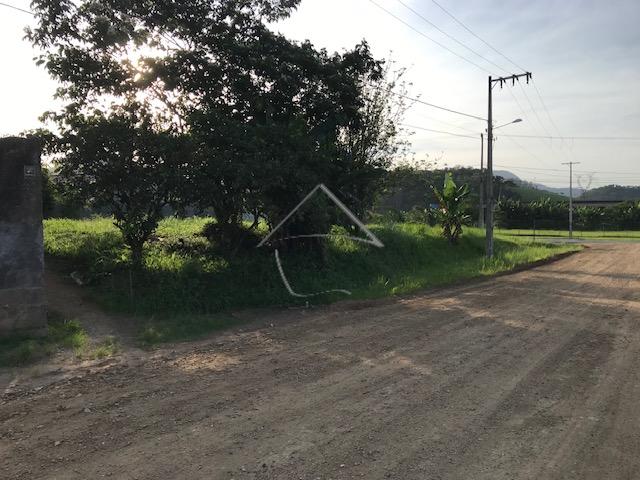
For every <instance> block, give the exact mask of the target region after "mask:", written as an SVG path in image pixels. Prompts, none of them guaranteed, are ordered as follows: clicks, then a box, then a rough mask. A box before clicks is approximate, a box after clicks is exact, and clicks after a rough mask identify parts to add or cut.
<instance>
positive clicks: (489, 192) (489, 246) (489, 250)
mask: <svg viewBox="0 0 640 480" xmlns="http://www.w3.org/2000/svg"><path fill="white" fill-rule="evenodd" d="M521 77H526V79H527V83H529V80H530V79H531V72H525V73H521V74H520V75H511V76H508V77H499V78H492V77H491V76H489V113H488V115H487V124H488V127H487V175H486V179H487V180H486V182H485V183H486V188H485V190H486V197H487V201H486V202H485V203H486V205H487V213H486V218H485V223H486V255H487V257H488V258H491V257H493V209H494V206H493V96H492V94H493V86H494V85H495V84H496V83H499V84H500V88H502V87H503V86H504V84H505V83H507V82H508V81H509V80H511V85H515V84H516V81H519V80H520V78H521Z"/></svg>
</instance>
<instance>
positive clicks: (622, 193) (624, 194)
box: [579, 185, 640, 201]
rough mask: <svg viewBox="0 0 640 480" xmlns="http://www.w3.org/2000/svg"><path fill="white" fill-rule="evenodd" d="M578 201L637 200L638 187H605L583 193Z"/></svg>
mask: <svg viewBox="0 0 640 480" xmlns="http://www.w3.org/2000/svg"><path fill="white" fill-rule="evenodd" d="M579 199H580V200H639V201H640V187H623V186H621V185H607V186H606V187H598V188H594V189H592V190H589V191H587V192H584V193H583V194H582V195H580V197H579Z"/></svg>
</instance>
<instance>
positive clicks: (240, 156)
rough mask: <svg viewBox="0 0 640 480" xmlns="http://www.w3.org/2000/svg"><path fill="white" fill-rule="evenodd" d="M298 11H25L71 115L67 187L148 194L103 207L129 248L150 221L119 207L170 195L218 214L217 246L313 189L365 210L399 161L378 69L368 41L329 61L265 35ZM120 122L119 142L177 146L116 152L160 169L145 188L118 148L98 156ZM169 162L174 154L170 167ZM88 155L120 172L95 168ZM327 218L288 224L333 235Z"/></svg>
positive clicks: (102, 7)
mask: <svg viewBox="0 0 640 480" xmlns="http://www.w3.org/2000/svg"><path fill="white" fill-rule="evenodd" d="M299 1H300V0H206V1H205V0H184V1H180V2H176V1H172V0H153V1H152V0H141V1H134V0H100V1H95V0H81V1H71V0H56V1H53V0H35V1H34V2H33V4H32V8H33V10H34V11H35V13H36V18H37V20H38V26H37V27H36V28H35V29H33V30H30V31H29V33H28V36H29V38H30V39H31V40H32V42H33V43H34V45H35V46H36V47H38V48H39V49H41V50H42V51H43V52H44V53H43V54H42V55H41V57H40V58H39V62H40V63H42V64H44V65H45V67H46V68H47V70H48V71H49V72H50V74H51V75H52V76H53V77H54V78H56V79H57V80H58V81H59V82H60V84H61V87H60V88H59V90H58V93H57V94H58V96H59V97H60V98H61V99H63V100H64V101H65V103H66V105H65V108H64V109H63V110H62V111H61V112H58V113H57V114H54V115H51V116H50V117H49V118H50V119H52V120H53V121H54V122H55V123H56V124H57V128H58V129H59V130H60V131H61V135H60V146H59V147H58V149H57V153H58V154H59V160H60V165H61V168H60V175H61V177H63V178H64V177H68V178H67V184H69V185H71V186H73V188H76V189H77V190H78V191H79V192H86V195H87V198H88V199H89V200H92V201H94V202H98V199H97V198H95V195H94V192H96V191H97V189H96V185H100V186H101V187H102V188H103V189H104V192H105V193H106V192H109V191H112V192H116V191H119V190H121V187H122V184H121V182H122V181H123V179H124V178H126V179H127V182H128V185H129V187H128V188H135V189H137V191H145V192H148V193H151V192H156V193H157V195H155V196H150V195H146V196H134V195H130V196H127V197H126V198H125V199H123V198H122V197H118V202H120V203H117V202H116V201H115V200H114V199H113V198H111V197H109V196H108V195H104V196H102V197H101V199H100V201H99V203H103V202H104V203H109V202H111V203H112V205H110V207H111V210H112V211H113V212H114V214H115V213H116V211H119V212H121V219H120V220H117V224H118V226H119V228H121V230H122V231H123V233H126V232H129V231H132V230H135V229H136V228H138V232H137V233H136V234H135V235H129V237H130V238H129V239H127V242H128V243H129V246H130V247H132V248H134V247H135V248H138V247H137V244H139V243H140V242H139V241H138V240H136V241H135V243H136V245H133V244H132V243H131V242H134V237H135V238H136V239H139V238H148V237H149V235H150V232H152V231H153V228H155V224H156V223H157V216H156V215H155V214H153V215H150V214H147V213H143V214H141V213H140V212H144V211H145V209H144V208H142V207H143V206H142V205H134V204H130V205H126V208H122V205H121V203H122V202H123V201H128V202H134V201H136V200H137V199H141V200H143V201H144V205H145V206H146V207H147V208H148V209H150V210H152V211H153V212H156V211H159V209H160V207H161V206H162V205H163V204H164V202H167V201H169V200H168V199H170V200H171V201H173V202H174V203H183V204H186V203H189V204H195V205H198V206H199V207H201V208H209V207H211V208H213V210H214V212H215V216H216V217H217V220H218V223H219V225H220V229H219V232H220V234H221V235H225V234H227V235H232V234H233V233H234V232H236V231H237V230H238V229H239V227H240V225H241V221H242V218H243V215H244V214H245V213H247V212H251V213H253V214H254V217H256V218H258V217H262V218H265V219H266V220H267V221H268V222H269V223H275V222H276V221H277V220H278V219H279V218H281V217H282V216H283V215H284V214H286V213H287V211H288V210H289V209H290V208H291V207H292V206H293V205H295V202H296V201H297V200H298V199H300V198H302V196H304V195H305V194H306V193H307V192H308V191H309V190H310V189H311V188H313V187H314V186H315V185H317V184H318V183H320V182H322V183H325V184H327V185H328V186H330V187H331V188H332V189H335V190H337V193H340V192H341V193H342V194H343V196H344V197H346V201H347V203H350V206H351V207H353V208H354V209H356V210H364V209H366V207H367V206H368V205H370V204H371V202H372V199H373V197H374V195H375V192H376V190H377V188H378V187H379V185H380V182H381V179H382V177H383V174H384V169H385V167H387V166H388V165H389V163H390V161H391V159H392V157H393V156H394V155H395V153H396V152H397V149H398V147H397V140H396V135H397V133H398V132H397V130H396V118H395V117H394V116H393V114H392V113H391V111H390V107H389V105H390V104H389V95H388V93H387V92H386V91H385V88H382V87H388V86H389V85H387V83H386V80H385V69H384V64H383V63H382V62H380V61H377V60H376V59H374V58H373V56H372V54H371V52H370V50H369V47H368V45H367V44H366V43H364V42H363V43H362V44H360V45H357V46H356V47H354V48H353V49H352V50H350V51H347V52H345V53H342V54H330V53H328V52H326V51H324V50H318V49H316V48H314V47H313V45H311V43H309V42H303V43H297V42H292V41H290V40H288V39H286V38H285V37H283V36H282V35H280V34H277V33H274V32H273V31H272V30H270V29H269V28H268V23H269V22H273V21H276V20H278V19H281V18H283V17H286V16H287V15H288V14H289V13H290V12H291V10H292V9H293V8H295V7H296V6H297V4H298V3H299ZM125 112H126V115H125ZM125 118H126V123H127V129H125V130H126V134H125V130H123V129H120V130H118V129H116V131H117V132H118V133H117V135H116V137H115V138H122V139H127V138H128V139H129V140H130V141H131V144H132V145H141V142H142V140H140V139H148V138H150V136H153V138H155V140H154V141H156V142H157V144H158V145H162V146H167V145H174V147H170V148H169V150H166V149H165V150H163V152H164V153H163V154H162V155H159V154H158V153H157V152H156V151H155V150H153V149H151V148H138V149H137V150H136V151H135V152H133V151H125V150H123V151H124V152H125V153H123V154H122V155H121V156H124V157H126V156H128V157H131V158H135V165H136V166H140V165H146V166H147V167H146V168H147V171H149V172H151V171H153V172H154V173H153V174H152V175H148V176H146V178H143V177H142V176H131V175H129V170H127V168H125V166H126V165H127V164H126V162H122V161H116V160H115V158H114V157H115V156H117V155H120V154H121V153H122V152H120V151H118V152H116V153H114V152H115V150H113V149H109V148H107V150H108V151H109V155H107V154H105V153H104V152H103V150H104V148H103V147H104V145H108V144H109V143H110V142H112V141H114V140H113V138H111V136H110V134H109V129H110V128H112V127H113V128H116V127H118V126H119V125H120V126H121V124H122V122H123V121H124V119H125ZM142 119H144V120H142ZM89 130H93V131H91V132H89ZM87 135H88V136H90V137H91V138H93V139H94V140H93V143H92V144H91V145H87V144H86V143H85V142H83V141H82V138H81V137H82V136H87ZM132 139H138V141H137V142H133V140H132ZM125 143H126V140H123V145H124V144H125ZM142 143H144V142H142ZM176 145H177V147H175V146H176ZM163 148H164V147H163ZM168 151H171V152H176V151H177V152H180V153H181V154H182V157H180V155H173V156H172V157H171V160H170V161H169V160H168V157H167V152H168ZM176 157H177V158H176ZM92 158H100V159H102V160H104V161H105V162H107V163H110V165H111V168H113V169H116V170H117V172H118V174H117V175H116V174H111V175H107V174H105V173H104V170H98V171H96V170H92V168H89V167H88V165H89V164H90V163H91V162H92V160H91V159H92ZM65 163H66V164H67V166H65ZM77 167H81V168H77ZM83 184H84V186H85V187H91V188H81V187H82V186H83ZM167 188H171V189H173V190H172V191H171V192H169V193H167V190H166V189H167ZM330 213H331V212H329V215H325V216H324V217H322V218H319V217H318V216H312V217H306V218H305V217H304V216H302V217H300V218H296V219H294V222H293V223H294V224H297V226H295V225H294V228H298V229H300V230H306V229H309V228H314V229H315V228H317V227H318V226H319V225H318V224H320V223H324V224H328V223H330V222H331V221H332V216H331V214H330ZM141 215H142V216H141ZM147 219H149V220H148V221H147ZM310 224H312V225H310ZM148 225H151V228H148ZM324 226H326V225H324ZM321 227H322V225H321Z"/></svg>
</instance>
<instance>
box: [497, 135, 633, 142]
mask: <svg viewBox="0 0 640 480" xmlns="http://www.w3.org/2000/svg"><path fill="white" fill-rule="evenodd" d="M502 136H503V137H511V138H542V139H545V140H595V141H629V142H637V141H640V137H589V136H582V137H554V136H552V135H518V134H502Z"/></svg>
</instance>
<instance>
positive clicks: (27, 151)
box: [0, 137, 46, 336]
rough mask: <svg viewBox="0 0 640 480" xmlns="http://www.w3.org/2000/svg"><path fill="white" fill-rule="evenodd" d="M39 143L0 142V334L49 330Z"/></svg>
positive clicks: (11, 139)
mask: <svg viewBox="0 0 640 480" xmlns="http://www.w3.org/2000/svg"><path fill="white" fill-rule="evenodd" d="M41 183H42V172H41V170H40V146H39V143H38V141H37V140H34V139H24V138H13V137H11V138H0V336H7V335H10V334H41V333H44V332H46V305H45V298H44V285H43V273H44V272H43V270H44V250H43V242H42V188H41Z"/></svg>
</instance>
